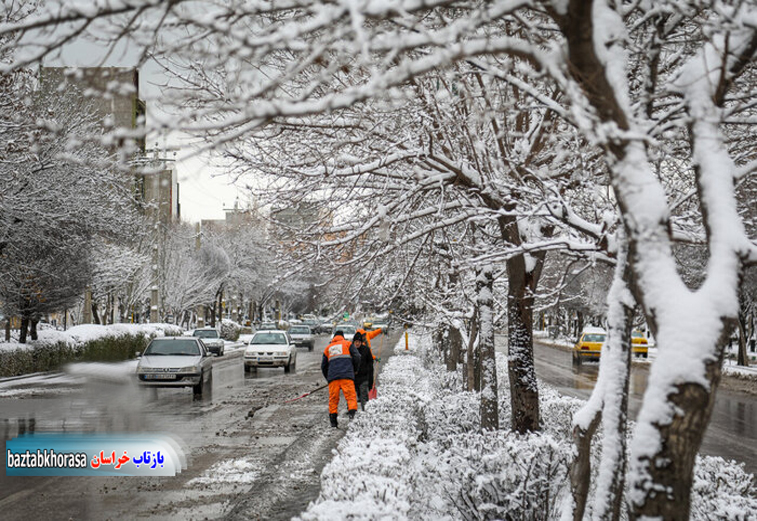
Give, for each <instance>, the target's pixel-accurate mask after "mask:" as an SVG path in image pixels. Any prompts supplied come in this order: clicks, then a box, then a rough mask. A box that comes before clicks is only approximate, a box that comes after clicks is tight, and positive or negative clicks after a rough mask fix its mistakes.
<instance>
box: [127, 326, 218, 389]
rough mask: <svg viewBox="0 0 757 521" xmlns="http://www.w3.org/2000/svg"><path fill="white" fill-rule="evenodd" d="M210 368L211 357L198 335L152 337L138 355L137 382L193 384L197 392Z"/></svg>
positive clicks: (155, 385) (151, 384)
mask: <svg viewBox="0 0 757 521" xmlns="http://www.w3.org/2000/svg"><path fill="white" fill-rule="evenodd" d="M212 369H213V357H212V356H211V355H210V351H208V350H207V349H206V348H205V345H204V344H203V343H202V341H201V340H200V339H199V338H195V337H164V338H155V339H153V340H151V341H150V344H149V345H148V346H147V349H145V352H144V353H142V355H141V356H140V357H139V362H138V363H137V382H138V383H139V384H140V385H142V386H146V387H192V389H193V390H194V393H195V394H198V395H199V394H202V390H203V388H204V386H205V385H207V384H208V383H209V382H210V380H211V377H212V372H211V371H212Z"/></svg>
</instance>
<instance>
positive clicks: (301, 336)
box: [289, 324, 315, 351]
mask: <svg viewBox="0 0 757 521" xmlns="http://www.w3.org/2000/svg"><path fill="white" fill-rule="evenodd" d="M289 336H290V337H292V340H294V345H295V346H297V347H307V348H308V351H312V350H313V348H314V347H315V337H314V336H313V330H312V329H310V327H309V326H306V325H304V324H302V325H293V326H292V327H290V328H289Z"/></svg>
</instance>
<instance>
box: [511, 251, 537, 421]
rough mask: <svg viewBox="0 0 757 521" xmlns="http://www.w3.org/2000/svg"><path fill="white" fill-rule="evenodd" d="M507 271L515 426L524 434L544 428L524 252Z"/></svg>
mask: <svg viewBox="0 0 757 521" xmlns="http://www.w3.org/2000/svg"><path fill="white" fill-rule="evenodd" d="M507 273H508V291H507V308H508V309H507V353H508V358H507V361H508V373H509V376H510V405H511V407H512V429H513V431H515V432H517V433H520V434H524V433H526V432H534V431H538V430H539V429H540V425H539V387H538V384H537V381H536V369H535V367H534V346H533V306H534V297H533V293H532V292H531V289H530V282H531V280H530V276H529V274H528V273H526V265H525V260H524V258H523V256H522V255H521V256H517V257H513V258H511V259H509V260H508V261H507Z"/></svg>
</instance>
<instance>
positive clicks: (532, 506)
mask: <svg viewBox="0 0 757 521" xmlns="http://www.w3.org/2000/svg"><path fill="white" fill-rule="evenodd" d="M411 347H412V349H411V350H410V351H405V349H404V339H403V340H402V341H400V342H399V343H398V344H397V346H396V347H395V356H393V357H391V358H390V359H389V361H388V363H387V364H386V366H385V367H384V368H383V371H382V373H381V376H380V385H379V398H378V399H376V400H372V401H371V402H370V403H369V404H368V407H367V409H366V411H365V412H360V413H358V417H357V419H356V420H355V421H353V422H352V423H351V424H350V425H349V428H348V431H347V433H346V434H345V436H344V438H342V440H341V441H340V443H339V445H338V447H337V449H336V450H335V451H334V459H333V460H332V461H331V463H329V464H328V465H327V466H326V467H325V468H324V470H323V473H322V474H321V494H320V496H319V497H318V499H317V500H316V501H314V502H313V503H311V504H310V505H309V507H308V509H307V510H306V511H305V512H303V513H302V514H301V515H300V517H299V518H296V519H301V520H308V521H311V520H324V521H325V520H333V519H413V520H416V519H418V520H451V519H505V518H511V519H559V517H560V509H561V507H562V500H563V498H566V497H567V496H568V495H569V493H570V486H569V479H568V474H567V472H568V464H569V460H568V458H569V456H570V454H571V453H572V444H571V441H570V440H571V418H572V416H573V414H574V413H575V411H577V410H578V409H579V408H580V406H581V405H582V404H583V403H584V402H583V401H582V400H578V399H574V398H570V397H565V396H562V395H560V394H559V393H558V392H556V391H555V390H554V389H551V388H549V387H548V386H545V385H543V384H542V385H541V388H540V400H541V413H542V419H543V431H542V433H539V434H534V435H528V436H519V435H515V434H512V433H510V432H509V430H508V429H507V427H508V425H509V421H510V405H509V403H510V397H509V392H508V390H509V386H508V383H507V371H506V359H505V357H504V356H503V355H501V354H500V353H498V354H497V357H498V359H497V371H498V374H499V379H500V382H499V389H500V396H499V401H500V425H501V427H502V428H501V430H500V431H497V432H489V433H483V434H482V433H480V432H479V430H478V426H479V418H480V416H479V407H480V404H479V400H478V397H477V396H476V395H475V394H474V393H466V392H462V391H460V390H459V389H460V388H461V385H460V381H461V380H460V375H459V373H458V374H455V373H449V372H447V371H446V370H445V369H444V367H443V366H442V364H441V363H440V362H439V361H438V360H437V357H436V355H435V354H434V353H433V350H432V349H431V339H430V335H427V336H423V337H421V338H420V339H415V341H413V342H411ZM600 442H601V434H600V435H598V437H597V438H596V442H595V445H594V448H595V450H594V454H593V455H592V460H593V462H592V468H593V469H594V470H596V468H597V465H596V464H597V461H598V456H599V443H600ZM752 480H753V476H751V475H750V474H746V473H745V472H744V471H743V466H740V465H737V464H735V463H729V462H725V461H724V460H723V459H721V458H714V457H700V458H698V460H697V466H696V468H695V486H694V490H693V494H692V516H691V519H693V520H705V519H706V520H711V519H723V520H726V519H753V518H754V516H757V496H755V491H754V487H753V481H752Z"/></svg>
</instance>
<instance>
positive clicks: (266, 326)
mask: <svg viewBox="0 0 757 521" xmlns="http://www.w3.org/2000/svg"><path fill="white" fill-rule="evenodd" d="M257 329H258V331H274V330H277V329H279V326H278V325H277V324H276V322H270V321H269V322H261V323H260V327H259V328H257Z"/></svg>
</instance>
